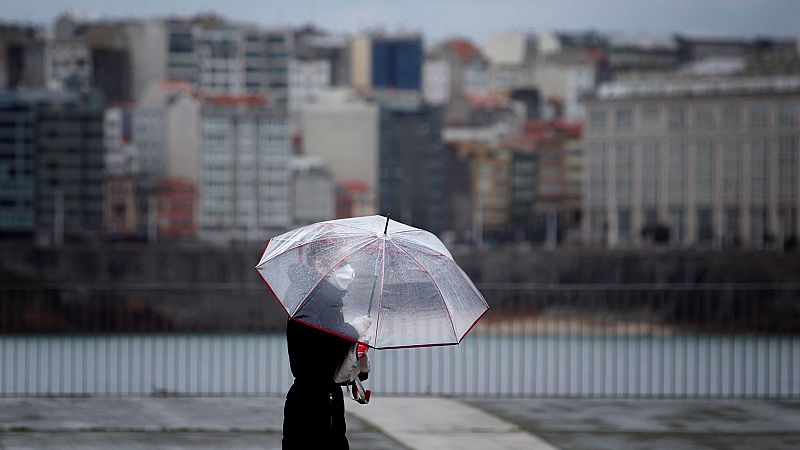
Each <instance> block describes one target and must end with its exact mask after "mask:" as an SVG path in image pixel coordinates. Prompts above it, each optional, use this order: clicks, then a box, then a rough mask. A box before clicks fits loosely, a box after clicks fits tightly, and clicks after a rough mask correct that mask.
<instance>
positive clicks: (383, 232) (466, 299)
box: [256, 216, 488, 349]
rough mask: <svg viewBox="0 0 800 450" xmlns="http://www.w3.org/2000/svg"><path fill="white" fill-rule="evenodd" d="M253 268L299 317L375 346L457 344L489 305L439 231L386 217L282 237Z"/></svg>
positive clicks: (320, 225) (310, 227)
mask: <svg viewBox="0 0 800 450" xmlns="http://www.w3.org/2000/svg"><path fill="white" fill-rule="evenodd" d="M256 270H258V272H259V274H261V277H262V278H263V279H264V281H265V282H266V283H267V286H268V287H269V288H270V290H271V291H272V293H273V294H274V295H275V297H276V298H277V300H278V302H280V304H281V306H283V308H284V309H285V310H286V312H287V314H289V316H291V317H292V318H294V319H295V320H298V321H301V322H303V323H306V324H308V325H310V326H313V327H317V328H320V329H323V330H325V331H328V332H330V333H333V334H336V335H339V336H342V337H344V338H346V339H349V340H352V341H358V342H361V343H364V344H367V345H369V346H370V347H373V348H378V349H381V348H401V347H425V346H433V345H450V344H458V343H459V342H460V341H461V339H463V338H464V336H465V335H466V334H467V332H469V330H470V329H471V328H472V327H473V325H474V324H475V323H476V322H477V321H478V319H479V318H480V317H481V316H482V315H483V314H484V313H485V312H486V310H487V309H488V305H487V304H486V300H484V298H483V296H482V295H481V293H480V292H479V291H478V290H477V289H476V288H475V285H474V284H473V283H472V282H471V281H470V279H469V277H467V275H466V274H465V273H464V271H463V270H461V268H459V267H458V265H457V264H456V263H455V261H453V256H452V255H451V254H450V252H449V251H448V250H447V248H446V247H445V246H444V244H442V242H441V241H440V240H439V239H438V238H437V237H436V236H434V235H433V234H432V233H430V232H428V231H425V230H421V229H418V228H414V227H410V226H408V225H405V224H402V223H400V222H396V221H394V220H390V219H388V218H386V217H381V216H367V217H355V218H350V219H339V220H331V221H328V222H320V223H316V224H313V225H308V226H305V227H302V228H298V229H296V230H293V231H290V232H287V233H285V234H282V235H280V236H277V237H275V238H273V239H271V240H270V241H269V243H267V247H266V249H265V250H264V254H263V256H262V257H261V261H260V262H259V263H258V265H257V266H256Z"/></svg>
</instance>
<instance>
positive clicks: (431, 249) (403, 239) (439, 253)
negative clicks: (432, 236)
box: [397, 230, 453, 261]
mask: <svg viewBox="0 0 800 450" xmlns="http://www.w3.org/2000/svg"><path fill="white" fill-rule="evenodd" d="M409 231H411V230H409ZM400 233H405V231H401V232H400ZM397 239H400V240H402V241H405V242H408V243H409V244H414V245H419V246H420V247H425V249H427V250H430V251H432V252H433V253H436V255H435V256H444V257H445V258H447V259H449V260H450V261H453V259H452V258H450V257H449V256H447V255H445V254H444V253H442V252H439V251H436V249H434V248H432V247H428V246H427V245H422V244H418V243H416V242H414V241H412V240H410V239H406V238H404V237H403V236H397Z"/></svg>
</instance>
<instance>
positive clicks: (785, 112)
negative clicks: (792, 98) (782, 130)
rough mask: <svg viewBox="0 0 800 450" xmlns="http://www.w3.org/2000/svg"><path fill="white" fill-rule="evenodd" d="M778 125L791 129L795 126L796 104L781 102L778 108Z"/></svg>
mask: <svg viewBox="0 0 800 450" xmlns="http://www.w3.org/2000/svg"><path fill="white" fill-rule="evenodd" d="M778 125H780V126H781V127H793V126H795V125H797V103H796V102H781V103H780V105H779V106H778Z"/></svg>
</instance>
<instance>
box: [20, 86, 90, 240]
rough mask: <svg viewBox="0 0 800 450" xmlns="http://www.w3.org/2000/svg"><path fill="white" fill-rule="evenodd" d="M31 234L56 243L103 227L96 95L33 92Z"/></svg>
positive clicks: (82, 236) (86, 234)
mask: <svg viewBox="0 0 800 450" xmlns="http://www.w3.org/2000/svg"><path fill="white" fill-rule="evenodd" d="M34 101H36V107H37V124H36V133H35V142H36V158H35V161H36V167H35V173H36V175H35V178H36V186H35V201H34V205H35V214H36V227H35V228H36V231H35V232H36V239H37V240H38V241H39V242H54V243H59V242H61V240H62V239H65V238H66V239H69V238H78V239H82V238H87V237H91V236H93V235H96V234H98V233H100V232H101V231H102V228H103V181H104V176H105V147H104V145H103V108H104V104H103V102H102V100H101V99H100V98H99V96H98V95H93V94H90V95H80V94H67V93H46V94H42V95H41V96H36V97H35V100H34Z"/></svg>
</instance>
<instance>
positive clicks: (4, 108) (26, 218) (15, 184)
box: [0, 93, 37, 236]
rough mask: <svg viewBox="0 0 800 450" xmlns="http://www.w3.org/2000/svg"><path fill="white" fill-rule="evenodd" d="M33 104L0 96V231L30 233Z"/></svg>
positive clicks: (33, 182)
mask: <svg viewBox="0 0 800 450" xmlns="http://www.w3.org/2000/svg"><path fill="white" fill-rule="evenodd" d="M36 124H37V111H36V104H35V103H34V102H33V101H31V99H30V98H26V97H23V96H21V95H19V94H13V93H4V94H3V95H2V96H0V233H2V234H21V235H28V236H31V235H32V234H33V231H34V224H35V222H34V219H35V210H34V202H35V192H34V189H35V185H36V178H35V170H36V159H35V158H36V140H35V137H36Z"/></svg>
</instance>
